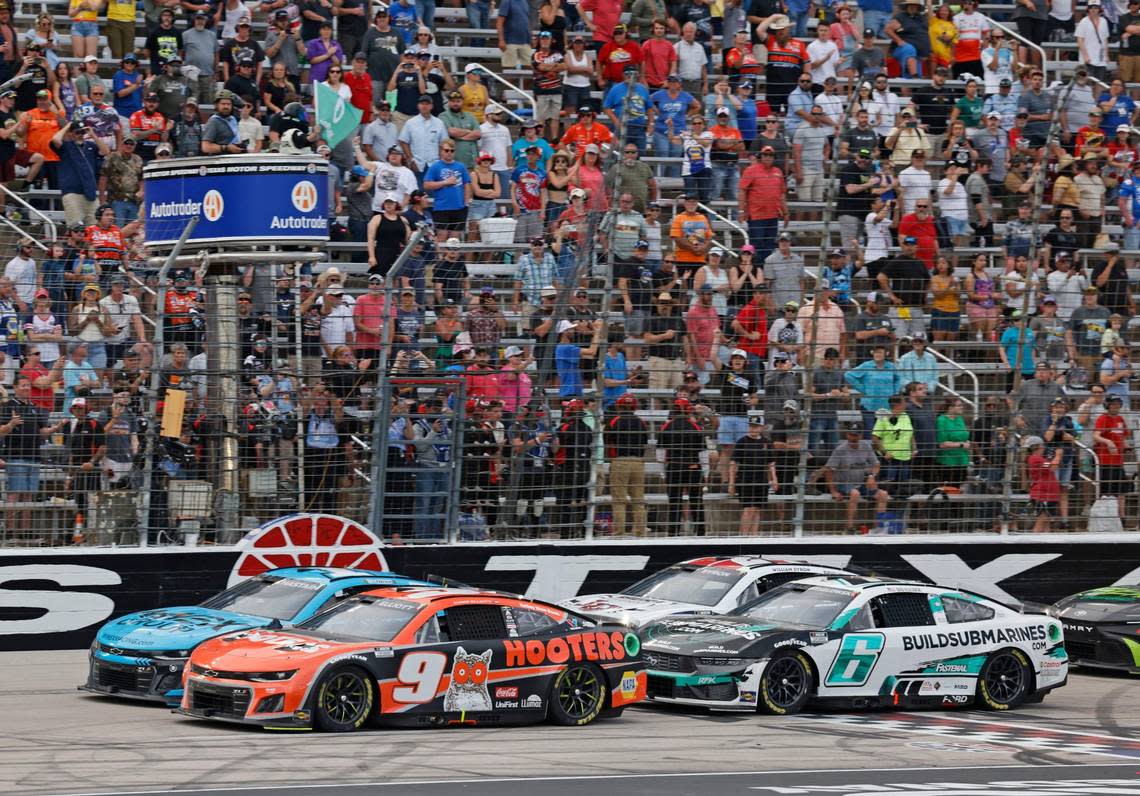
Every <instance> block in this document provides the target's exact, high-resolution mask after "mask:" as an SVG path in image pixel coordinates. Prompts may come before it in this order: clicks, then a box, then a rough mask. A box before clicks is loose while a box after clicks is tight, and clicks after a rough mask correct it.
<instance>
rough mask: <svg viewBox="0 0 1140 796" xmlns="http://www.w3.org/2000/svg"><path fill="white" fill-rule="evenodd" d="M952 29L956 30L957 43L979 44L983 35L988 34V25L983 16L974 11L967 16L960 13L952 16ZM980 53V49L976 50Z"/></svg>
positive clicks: (963, 12)
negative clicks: (971, 42)
mask: <svg viewBox="0 0 1140 796" xmlns="http://www.w3.org/2000/svg"><path fill="white" fill-rule="evenodd" d="M953 21H954V27H956V28H957V29H958V41H960V42H961V41H977V42H980V41H981V40H982V38H983V34H985V33H988V32H989V30H990V23H989V20H987V19H986V18H985V17H984V16H982V15H981V14H979V13H978V12H977V11H975V12H974V13H973V14H967V13H966V12H965V11H961V12H959V13H957V14H955V15H954V20H953ZM978 51H979V52H980V51H981V48H980V47H979V48H978Z"/></svg>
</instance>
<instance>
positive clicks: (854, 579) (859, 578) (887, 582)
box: [796, 575, 930, 592]
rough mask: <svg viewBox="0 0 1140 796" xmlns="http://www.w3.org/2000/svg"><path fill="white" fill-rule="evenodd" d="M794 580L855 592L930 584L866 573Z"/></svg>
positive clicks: (926, 586)
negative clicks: (879, 576)
mask: <svg viewBox="0 0 1140 796" xmlns="http://www.w3.org/2000/svg"><path fill="white" fill-rule="evenodd" d="M796 582H797V583H800V584H805V585H811V586H831V587H832V588H840V589H849V590H851V591H855V592H862V591H870V590H872V589H876V588H880V587H884V586H921V587H924V588H928V587H929V586H930V584H929V583H920V582H919V581H915V580H899V579H896V578H876V577H870V576H867V575H846V576H834V575H817V576H814V577H810V578H800V579H799V580H798V581H796Z"/></svg>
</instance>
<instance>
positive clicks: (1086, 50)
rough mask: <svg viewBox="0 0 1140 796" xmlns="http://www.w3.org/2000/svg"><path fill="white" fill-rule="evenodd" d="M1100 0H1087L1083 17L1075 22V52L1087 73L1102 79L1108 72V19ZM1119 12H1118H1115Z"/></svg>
mask: <svg viewBox="0 0 1140 796" xmlns="http://www.w3.org/2000/svg"><path fill="white" fill-rule="evenodd" d="M1100 4H1101V0H1088V5H1087V6H1086V9H1085V16H1084V18H1083V19H1082V20H1081V21H1080V22H1078V23H1077V29H1076V37H1077V52H1078V55H1079V57H1080V62H1081V63H1082V64H1084V65H1085V67H1086V68H1087V69H1088V70H1089V75H1091V76H1092V77H1094V78H1096V79H1097V80H1100V81H1101V82H1103V81H1104V79H1105V77H1106V76H1107V74H1108V37H1109V33H1110V28H1109V24H1108V20H1107V19H1105V18H1104V15H1103V14H1102V13H1101V7H1100ZM1117 14H1119V12H1117Z"/></svg>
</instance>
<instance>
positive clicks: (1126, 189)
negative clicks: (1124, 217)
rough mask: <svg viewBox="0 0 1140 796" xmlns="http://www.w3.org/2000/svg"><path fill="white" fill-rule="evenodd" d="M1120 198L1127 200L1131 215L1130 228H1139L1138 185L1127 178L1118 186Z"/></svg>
mask: <svg viewBox="0 0 1140 796" xmlns="http://www.w3.org/2000/svg"><path fill="white" fill-rule="evenodd" d="M1120 198H1122V199H1128V200H1129V203H1130V204H1129V206H1130V208H1131V213H1132V226H1140V184H1138V183H1137V182H1136V179H1135V178H1133V177H1129V178H1128V179H1127V180H1125V181H1124V182H1122V183H1121V184H1120Z"/></svg>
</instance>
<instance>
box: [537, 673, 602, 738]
mask: <svg viewBox="0 0 1140 796" xmlns="http://www.w3.org/2000/svg"><path fill="white" fill-rule="evenodd" d="M608 690H609V689H608V688H607V686H606V676H605V675H604V674H602V670H601V669H599V668H598V667H597V666H595V665H594V664H592V663H585V662H581V663H572V664H570V665H569V666H567V667H566V668H565V669H563V670H562V671H561V672H559V673H558V675H557V676H556V677H555V678H554V684H553V685H552V686H551V687H550V701H549V707H548V708H547V711H546V715H547V717H548V718H549V719H550V721H552V722H553V723H555V724H558V725H561V726H563V727H580V726H582V725H585V724H589V723H590V722H592V721H593V720H594V719H596V718H598V716H599V715H601V713H602V711H603V710H605V708H606V703H607V702H608V701H609V700H608V696H609V695H608V693H607V692H608Z"/></svg>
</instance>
